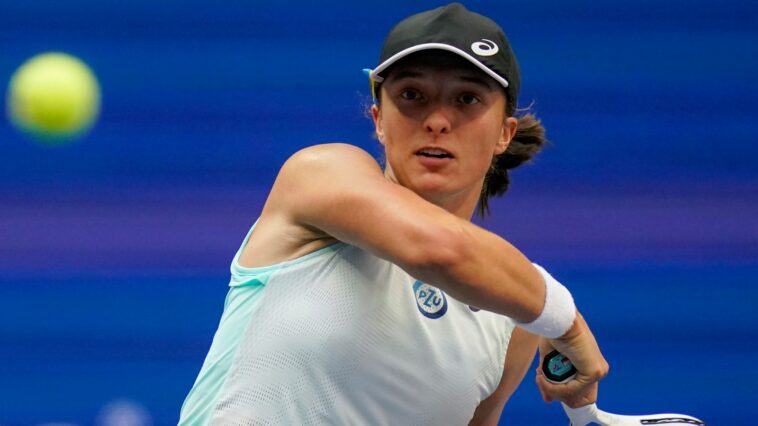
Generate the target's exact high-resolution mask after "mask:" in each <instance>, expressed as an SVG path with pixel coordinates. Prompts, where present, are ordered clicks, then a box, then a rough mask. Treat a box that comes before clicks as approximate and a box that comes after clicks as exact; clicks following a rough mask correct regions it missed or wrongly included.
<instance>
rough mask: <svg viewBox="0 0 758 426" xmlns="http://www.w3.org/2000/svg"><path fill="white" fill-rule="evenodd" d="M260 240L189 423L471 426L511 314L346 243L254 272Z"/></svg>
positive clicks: (229, 305) (493, 374)
mask: <svg viewBox="0 0 758 426" xmlns="http://www.w3.org/2000/svg"><path fill="white" fill-rule="evenodd" d="M253 227H254V226H253ZM251 232H252V229H251V230H250V232H249V233H248V235H247V237H246V238H245V241H244V242H243V244H242V247H240V249H239V250H238V251H237V254H236V256H235V257H234V259H233V261H232V265H231V273H232V275H231V281H230V284H229V285H230V289H229V292H228V294H227V297H226V301H225V304H224V313H223V315H222V317H221V322H220V324H219V327H218V330H217V332H216V334H215V336H214V339H213V343H212V345H211V348H210V351H209V353H208V355H207V357H206V359H205V362H204V364H203V366H202V369H201V371H200V374H199V376H198V377H197V380H196V381H195V384H194V386H193V387H192V390H191V391H190V393H189V395H188V396H187V398H186V400H185V402H184V405H183V406H182V410H181V418H180V421H179V424H180V425H205V424H214V425H321V424H328V425H416V424H418V425H427V424H428V425H456V424H461V425H462V424H467V423H468V421H469V420H470V419H471V418H472V417H473V414H474V410H476V408H477V406H478V405H479V403H480V402H481V401H482V400H483V399H485V398H486V397H487V396H489V395H490V394H491V393H492V392H493V391H494V390H495V389H496V388H497V385H498V384H499V382H500V378H501V375H502V373H503V365H504V361H505V352H506V349H507V347H508V342H509V339H510V336H511V332H512V331H513V327H514V322H513V321H512V320H511V319H509V318H508V317H505V316H502V315H497V314H494V313H491V312H488V311H484V310H477V309H476V308H473V307H470V306H468V305H466V304H464V303H461V302H459V301H457V300H455V299H454V298H452V297H450V296H449V295H447V294H445V293H444V292H442V291H440V290H439V289H437V288H435V287H434V286H432V285H430V284H427V283H423V282H421V281H418V280H416V279H414V278H413V277H412V276H410V275H409V274H408V273H406V272H405V271H404V270H402V269H401V268H400V267H398V266H397V265H394V264H392V263H390V262H388V261H386V260H384V259H381V258H379V257H376V256H374V255H372V254H370V253H368V252H366V251H364V250H362V249H360V248H358V247H355V246H351V245H347V244H343V243H336V244H333V245H331V246H328V247H325V248H322V249H320V250H318V251H315V252H313V253H310V254H308V255H305V256H303V257H301V258H298V259H295V260H291V261H286V262H282V263H279V264H276V265H273V266H268V267H260V268H246V267H243V266H241V265H240V264H239V263H238V259H239V256H240V254H241V252H242V248H243V247H244V246H245V244H246V243H247V239H248V238H249V237H250V233H251Z"/></svg>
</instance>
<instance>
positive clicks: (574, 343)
mask: <svg viewBox="0 0 758 426" xmlns="http://www.w3.org/2000/svg"><path fill="white" fill-rule="evenodd" d="M266 215H267V216H271V215H276V216H277V217H280V218H282V220H284V221H285V222H287V223H288V224H290V225H292V226H294V227H296V228H301V229H305V230H309V231H312V232H315V233H317V234H318V233H323V235H324V236H325V237H326V236H329V237H333V238H335V239H337V240H340V241H342V242H345V243H347V244H351V245H355V246H358V247H360V248H362V249H364V250H367V251H368V252H371V253H373V254H375V255H376V256H379V257H381V258H384V259H387V260H389V261H390V262H392V263H395V264H397V265H398V266H400V267H401V268H403V269H404V270H405V271H407V272H408V273H409V274H411V275H412V276H413V277H415V278H416V279H419V280H421V281H424V282H427V283H430V284H432V285H434V286H436V287H438V288H440V289H442V290H443V291H445V292H446V293H448V294H449V295H451V296H452V297H454V298H456V299H457V300H459V301H461V302H463V303H467V304H470V305H473V306H477V307H479V308H482V309H486V310H489V311H492V312H496V313H499V314H503V315H507V316H509V317H511V318H513V319H514V320H516V321H518V322H520V323H529V322H531V321H533V320H534V319H535V318H537V317H538V316H539V315H540V314H541V313H542V310H543V306H544V304H545V292H546V287H545V281H544V279H543V277H542V275H541V274H540V273H539V272H538V271H537V270H536V269H535V267H534V266H533V265H532V263H531V262H530V261H529V260H528V259H527V258H526V256H524V255H523V254H522V253H521V252H520V251H518V250H517V249H516V248H515V247H514V246H513V245H511V244H510V243H508V242H507V241H506V240H504V239H503V238H501V237H499V236H497V235H495V234H493V233H491V232H489V231H487V230H485V229H483V228H481V227H478V226H476V225H474V224H472V223H471V222H469V221H468V220H465V219H462V218H459V217H457V216H455V215H453V214H451V213H449V212H447V211H446V210H444V209H442V208H440V207H438V206H436V205H434V204H431V203H429V202H427V201H426V200H424V199H423V198H421V197H420V196H419V195H417V194H415V193H414V192H412V191H411V190H409V189H407V188H404V187H403V186H401V185H398V184H396V183H393V182H390V181H389V180H387V179H386V178H385V176H384V173H383V171H382V170H381V168H380V167H379V165H378V164H377V163H376V161H375V160H374V159H373V158H372V157H371V156H370V155H369V154H368V153H366V152H365V151H363V150H361V149H359V148H357V147H354V146H351V145H346V144H327V145H318V146H314V147H310V148H306V149H304V150H302V151H300V152H298V153H296V154H295V155H293V156H292V157H291V158H290V159H289V160H288V161H287V162H286V163H285V164H284V166H283V167H282V170H281V172H280V174H279V176H278V178H277V180H276V182H275V184H274V187H273V188H272V191H271V194H270V196H269V200H268V201H267V203H266V207H265V208H264V212H263V214H262V217H261V220H263V219H264V216H266ZM555 346H556V347H558V348H559V349H560V350H562V351H563V352H564V353H565V354H566V355H567V356H568V357H569V359H571V360H572V361H573V362H574V364H575V366H576V367H577V369H578V370H579V371H581V372H582V373H583V380H586V381H587V382H588V383H594V382H596V381H597V380H599V379H600V378H602V377H603V376H604V375H605V373H606V372H607V364H606V363H605V360H604V359H603V357H602V355H601V354H600V351H599V349H598V348H597V344H596V343H595V340H594V338H593V337H592V334H591V333H590V332H589V328H588V327H587V325H586V324H585V323H584V321H583V320H582V319H581V316H579V315H577V317H576V320H575V321H574V323H573V325H572V326H571V327H570V328H569V330H568V331H567V332H566V333H565V335H564V336H562V337H560V338H558V339H556V345H555ZM575 358H576V359H575Z"/></svg>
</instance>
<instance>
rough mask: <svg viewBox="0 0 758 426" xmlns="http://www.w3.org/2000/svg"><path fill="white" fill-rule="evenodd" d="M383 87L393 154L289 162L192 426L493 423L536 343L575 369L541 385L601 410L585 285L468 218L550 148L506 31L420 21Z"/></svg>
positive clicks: (399, 42)
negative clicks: (567, 280) (580, 292)
mask: <svg viewBox="0 0 758 426" xmlns="http://www.w3.org/2000/svg"><path fill="white" fill-rule="evenodd" d="M370 78H371V81H372V86H373V89H374V94H375V105H373V107H372V109H371V112H372V116H373V120H374V124H375V126H376V136H377V138H378V139H379V141H380V143H381V144H382V145H383V146H384V152H385V158H386V160H385V161H384V165H383V166H380V164H378V163H377V161H376V160H375V159H374V158H372V157H371V156H370V155H369V154H368V153H366V152H364V151H363V150H361V149H359V148H357V147H355V146H351V145H347V144H326V145H317V146H313V147H310V148H306V149H304V150H302V151H300V152H297V153H296V154H294V155H293V156H292V157H291V158H289V159H288V160H287V161H286V162H285V164H284V165H283V166H282V168H281V171H280V173H279V175H278V177H277V179H276V181H275V183H274V185H273V187H272V189H271V192H270V194H269V196H268V199H267V201H266V204H265V206H264V208H263V211H262V212H261V214H260V217H259V219H258V221H257V222H256V223H255V224H254V225H253V227H252V229H251V230H250V232H249V233H248V235H247V237H246V238H245V239H244V242H243V244H242V246H241V247H240V249H239V251H238V252H237V254H236V256H235V257H234V259H233V261H232V265H231V272H232V276H231V282H230V287H231V288H230V290H229V293H228V296H227V299H226V302H225V306H224V313H223V315H222V317H221V322H220V324H219V328H218V331H217V332H216V334H215V337H214V339H213V343H212V346H211V348H210V351H209V353H208V355H207V358H206V360H205V363H204V364H203V366H202V369H201V371H200V374H199V376H198V378H197V380H196V382H195V384H194V386H193V388H192V390H191V391H190V393H189V395H188V396H187V399H186V400H185V402H184V405H183V407H182V411H181V419H180V421H179V423H180V424H182V425H205V424H219V425H310V424H329V425H336V424H349V425H405V424H435V425H464V424H496V423H497V421H498V418H499V417H500V413H501V411H502V408H503V406H504V404H505V401H506V400H507V398H508V397H509V396H510V394H511V392H512V391H513V390H514V389H515V388H516V386H517V385H518V384H519V382H520V381H521V380H522V378H523V377H524V374H525V372H526V370H527V369H528V367H529V365H530V362H531V361H532V359H533V357H534V353H535V350H536V347H537V343H538V340H539V339H540V338H539V336H543V341H542V345H544V346H545V347H546V348H556V349H558V350H559V351H561V352H563V353H564V354H565V355H566V356H568V357H569V358H570V359H571V361H572V362H573V363H574V365H575V366H576V367H577V369H578V371H579V374H578V375H577V377H576V379H575V380H573V381H570V382H568V383H566V384H551V383H548V382H546V381H545V380H544V378H542V377H541V376H539V375H538V377H537V383H538V386H539V388H540V391H541V392H542V393H543V396H544V397H545V398H546V399H559V400H562V401H566V402H568V403H569V405H572V406H580V405H585V404H588V403H591V402H594V400H595V397H596V392H597V381H598V380H599V379H601V378H602V377H603V376H604V375H605V374H606V373H607V370H608V365H607V363H606V362H605V360H604V358H603V356H602V354H601V353H600V350H599V349H598V345H597V343H596V342H595V339H594V338H593V336H592V333H591V332H590V330H589V328H588V327H587V324H586V323H585V321H584V320H583V319H582V316H581V315H580V314H579V313H578V312H577V310H576V307H575V306H574V302H573V299H572V297H571V294H570V293H569V291H568V290H567V289H566V288H565V287H564V286H562V285H561V284H560V283H559V282H558V281H556V280H555V279H554V278H553V277H551V276H550V274H548V273H547V272H546V271H545V270H544V269H542V268H541V267H539V266H536V265H534V264H532V263H531V262H530V261H529V260H528V259H527V258H526V257H525V256H524V255H523V254H522V253H520V252H519V251H518V250H517V249H516V248H514V247H513V246H512V245H511V244H509V243H508V242H507V241H506V240H504V239H503V238H501V237H499V236H497V235H495V234H493V233H490V232H488V231H486V230H484V229H482V228H480V227H478V226H476V225H474V224H472V223H471V222H470V219H471V217H472V216H473V215H474V214H475V211H476V210H477V209H478V210H479V211H480V212H482V213H483V214H484V213H486V212H487V209H488V199H489V197H490V196H493V195H500V194H502V193H503V192H505V190H506V189H507V187H508V171H507V169H510V168H513V167H516V166H517V165H519V164H521V163H522V162H524V161H526V160H528V159H529V158H530V157H531V156H533V155H534V154H535V153H536V152H537V151H539V149H540V146H541V145H542V144H543V142H544V136H543V135H544V131H543V129H542V127H541V125H540V124H539V122H538V121H537V120H536V119H535V118H534V117H533V116H531V115H526V116H523V117H520V118H517V117H515V116H514V111H516V105H517V97H518V88H519V70H518V66H517V64H516V58H515V57H514V55H513V52H512V51H511V48H510V46H509V44H508V40H507V39H506V37H505V35H504V33H503V31H502V30H501V29H500V27H499V26H498V25H497V24H495V23H494V22H493V21H492V20H490V19H489V18H486V17H484V16H481V15H478V14H476V13H472V12H470V11H468V10H467V9H466V8H464V7H463V6H462V5H460V4H451V5H448V6H445V7H441V8H438V9H434V10H431V11H426V12H423V13H420V14H417V15H414V16H411V17H409V18H406V19H405V20H403V21H401V22H400V23H399V24H398V25H397V26H395V27H394V29H392V31H391V32H390V33H389V35H388V36H387V39H386V41H385V43H384V47H383V49H382V52H381V56H380V61H379V64H378V66H377V67H376V68H375V69H374V70H373V71H371V72H370Z"/></svg>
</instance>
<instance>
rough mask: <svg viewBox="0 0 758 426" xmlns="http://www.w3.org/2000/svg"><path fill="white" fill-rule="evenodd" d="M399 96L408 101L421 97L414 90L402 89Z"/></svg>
mask: <svg viewBox="0 0 758 426" xmlns="http://www.w3.org/2000/svg"><path fill="white" fill-rule="evenodd" d="M400 97H401V98H403V99H406V100H409V101H413V100H416V99H419V98H421V94H420V93H419V92H417V91H415V90H403V91H402V92H400Z"/></svg>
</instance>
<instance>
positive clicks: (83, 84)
mask: <svg viewBox="0 0 758 426" xmlns="http://www.w3.org/2000/svg"><path fill="white" fill-rule="evenodd" d="M6 102H7V110H8V117H9V119H10V121H11V122H12V123H13V124H14V125H15V126H16V127H18V128H19V129H20V130H22V131H23V132H25V133H28V134H30V135H32V136H33V137H35V138H37V139H38V140H41V141H43V142H49V143H60V142H65V141H68V140H72V139H75V138H77V137H79V136H81V135H83V134H84V133H86V132H87V130H89V129H90V128H91V127H92V125H93V124H94V122H95V120H96V119H97V115H98V113H99V111H100V86H99V85H98V83H97V79H96V78H95V75H94V74H93V73H92V71H91V70H90V69H89V67H87V65H85V64H84V63H83V62H82V61H80V60H79V59H77V58H75V57H73V56H71V55H67V54H65V53H58V52H52V53H42V54H39V55H37V56H34V57H32V58H31V59H29V60H28V61H26V62H25V63H23V64H22V65H21V66H20V67H19V68H18V70H16V72H15V73H14V74H13V76H12V77H11V81H10V84H9V86H8V95H7V97H6Z"/></svg>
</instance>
